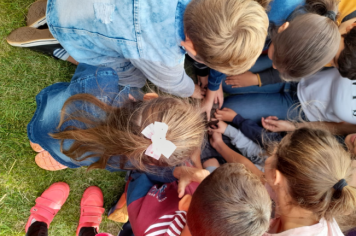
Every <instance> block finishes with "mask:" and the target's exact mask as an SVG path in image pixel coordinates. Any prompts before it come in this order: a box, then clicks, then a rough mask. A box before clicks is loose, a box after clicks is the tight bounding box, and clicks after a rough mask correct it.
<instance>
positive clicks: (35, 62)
mask: <svg viewBox="0 0 356 236" xmlns="http://www.w3.org/2000/svg"><path fill="white" fill-rule="evenodd" d="M32 2H33V0H1V1H0V235H24V234H25V231H24V228H25V224H26V222H27V218H28V216H29V212H30V208H31V207H32V206H34V203H35V199H36V198H37V197H38V196H40V194H41V193H42V192H43V191H44V190H45V189H46V188H47V187H48V186H50V185H51V184H52V183H54V182H58V181H64V182H66V183H68V184H69V186H70V187H71V192H70V195H69V198H68V200H67V202H66V203H65V204H64V206H63V208H62V209H61V210H60V212H59V213H58V215H57V216H56V217H55V218H54V220H53V222H52V224H51V227H50V230H49V235H55V236H61V235H75V230H76V227H77V222H78V220H79V215H80V199H81V196H82V193H83V191H84V190H85V189H86V188H87V187H89V186H91V185H96V186H99V187H100V188H101V189H102V190H103V193H104V198H105V208H106V209H107V210H108V209H109V208H110V206H111V204H112V203H113V201H114V200H115V199H116V197H117V196H118V195H119V194H121V193H122V190H123V185H124V176H123V173H109V172H107V171H103V170H96V171H91V172H86V169H84V168H81V169H75V170H70V169H67V170H62V171H57V172H49V171H44V170H42V169H40V168H39V167H37V165H36V164H35V161H34V157H35V152H33V151H32V149H31V148H30V145H29V142H28V138H27V134H26V126H27V124H28V122H29V121H30V120H31V118H32V115H33V113H34V111H35V109H36V102H35V96H36V94H37V93H39V92H40V91H41V90H42V89H43V88H45V87H47V86H49V85H51V84H53V83H55V82H60V81H69V80H70V79H71V77H72V75H73V73H74V70H75V66H73V65H71V64H69V63H67V62H63V61H58V60H54V59H52V58H50V57H48V56H45V55H42V54H40V53H36V52H32V51H30V50H27V49H21V48H14V47H11V46H9V45H8V44H7V43H6V39H5V38H6V36H7V35H8V34H9V33H10V32H11V31H12V30H13V29H16V28H18V27H22V26H25V24H26V23H25V15H26V14H27V10H28V7H29V6H30V4H31V3H32ZM105 214H106V213H105ZM119 230H120V224H118V223H115V222H113V221H110V220H108V219H107V218H106V216H105V217H104V218H103V222H102V224H101V230H100V231H101V232H105V231H106V232H109V233H112V234H113V235H116V234H117V233H118V232H119Z"/></svg>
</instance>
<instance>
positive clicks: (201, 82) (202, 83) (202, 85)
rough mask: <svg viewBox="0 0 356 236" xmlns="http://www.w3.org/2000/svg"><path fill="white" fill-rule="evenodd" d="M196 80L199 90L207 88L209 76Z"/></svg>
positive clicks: (199, 77)
mask: <svg viewBox="0 0 356 236" xmlns="http://www.w3.org/2000/svg"><path fill="white" fill-rule="evenodd" d="M197 78H198V85H199V86H200V88H202V89H206V87H208V79H209V75H207V76H199V75H198V76H197Z"/></svg>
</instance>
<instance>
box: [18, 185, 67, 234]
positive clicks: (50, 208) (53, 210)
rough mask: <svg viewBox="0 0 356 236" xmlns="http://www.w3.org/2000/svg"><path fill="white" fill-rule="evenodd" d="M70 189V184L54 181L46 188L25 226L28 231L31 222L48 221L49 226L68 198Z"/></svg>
mask: <svg viewBox="0 0 356 236" xmlns="http://www.w3.org/2000/svg"><path fill="white" fill-rule="evenodd" d="M69 190H70V188H69V186H68V184H66V183H63V182H58V183H54V184H52V185H51V186H50V187H49V188H48V189H46V190H45V191H44V192H43V193H42V194H41V196H40V197H38V198H37V199H36V205H35V206H34V207H32V208H31V215H30V217H29V218H28V220H27V224H26V227H25V230H26V232H27V231H28V228H29V227H30V226H31V224H32V223H34V222H36V221H40V222H44V223H46V224H47V228H48V227H49V225H50V223H51V222H52V220H53V218H54V217H55V215H56V214H57V212H58V211H59V210H60V209H61V207H62V206H63V204H64V203H65V201H66V200H67V198H68V195H69Z"/></svg>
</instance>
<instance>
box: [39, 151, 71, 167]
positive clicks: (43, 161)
mask: <svg viewBox="0 0 356 236" xmlns="http://www.w3.org/2000/svg"><path fill="white" fill-rule="evenodd" d="M35 162H36V164H37V165H38V166H39V167H41V168H42V169H44V170H49V171H57V170H63V169H66V168H68V167H67V166H64V165H62V164H61V163H59V162H58V161H56V160H55V159H54V158H53V157H52V156H51V154H49V152H47V151H43V152H40V153H38V154H37V155H36V157H35Z"/></svg>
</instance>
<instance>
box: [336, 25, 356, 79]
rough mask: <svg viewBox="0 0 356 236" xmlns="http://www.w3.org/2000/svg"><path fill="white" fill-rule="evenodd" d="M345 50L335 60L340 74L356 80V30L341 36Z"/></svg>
mask: <svg viewBox="0 0 356 236" xmlns="http://www.w3.org/2000/svg"><path fill="white" fill-rule="evenodd" d="M342 37H343V38H344V45H345V48H344V50H342V51H341V52H340V56H339V58H338V60H337V64H338V68H339V72H340V74H341V75H342V76H343V77H345V78H348V79H351V80H356V66H355V65H356V28H353V29H351V31H350V32H348V33H347V34H344V35H342Z"/></svg>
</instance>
